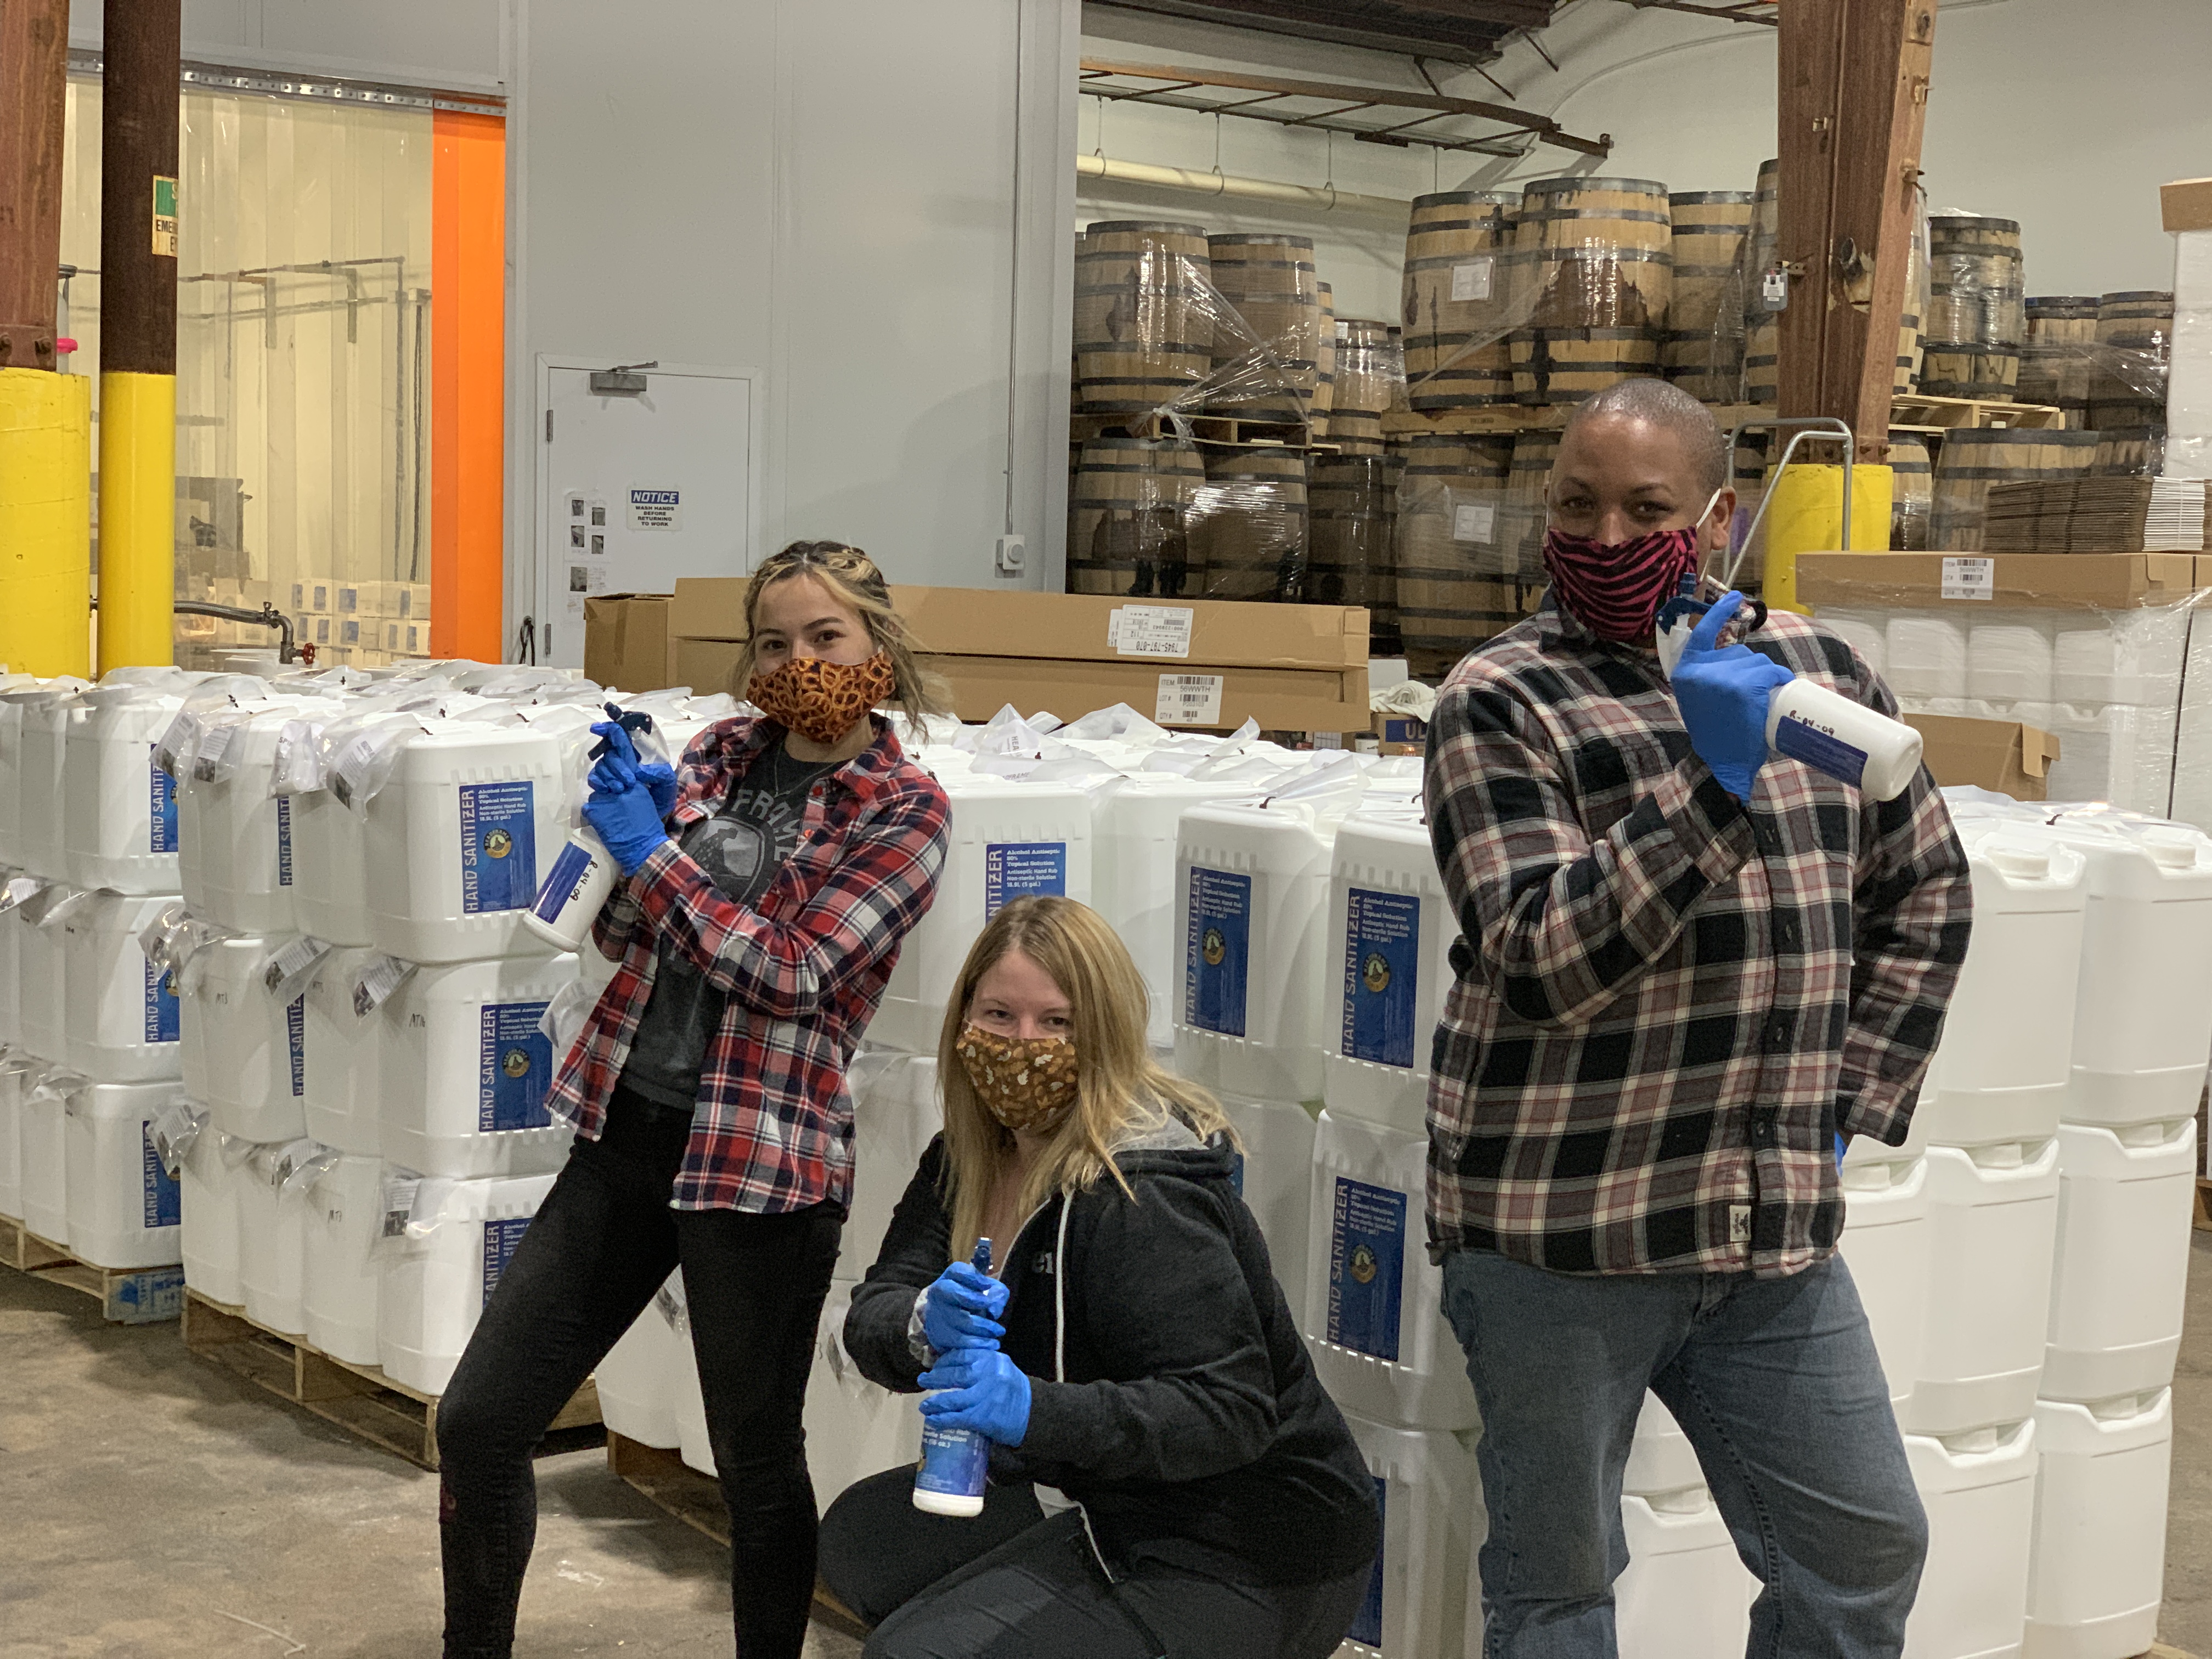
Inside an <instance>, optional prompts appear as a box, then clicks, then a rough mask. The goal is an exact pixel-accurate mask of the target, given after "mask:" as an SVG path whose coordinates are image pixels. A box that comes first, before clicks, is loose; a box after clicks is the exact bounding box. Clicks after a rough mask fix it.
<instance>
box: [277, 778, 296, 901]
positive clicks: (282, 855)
mask: <svg viewBox="0 0 2212 1659" xmlns="http://www.w3.org/2000/svg"><path fill="white" fill-rule="evenodd" d="M276 884H277V885H278V886H279V887H289V886H290V885H291V884H292V798H291V797H290V796H289V795H279V796H277V797H276Z"/></svg>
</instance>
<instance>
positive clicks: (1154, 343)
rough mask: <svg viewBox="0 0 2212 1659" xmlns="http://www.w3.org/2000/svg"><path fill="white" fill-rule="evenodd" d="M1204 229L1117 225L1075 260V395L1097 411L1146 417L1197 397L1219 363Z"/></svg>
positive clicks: (1091, 232) (1091, 236)
mask: <svg viewBox="0 0 2212 1659" xmlns="http://www.w3.org/2000/svg"><path fill="white" fill-rule="evenodd" d="M1209 267H1210V261H1209V259H1208V258H1207V255H1206V230H1205V228H1204V227H1203V226H1200V225H1183V224H1171V223H1158V222H1151V221H1146V220H1135V219H1118V220H1110V221H1106V222H1101V223H1097V224H1094V225H1092V226H1091V227H1090V228H1089V229H1088V230H1087V231H1086V232H1085V235H1084V240H1083V245H1082V249H1081V251H1080V252H1079V253H1078V254H1077V255H1076V260H1075V372H1076V379H1077V382H1078V385H1077V388H1076V394H1077V396H1078V397H1079V398H1080V399H1081V400H1082V406H1083V408H1084V409H1085V410H1088V411H1090V412H1091V413H1094V414H1144V413H1148V412H1149V411H1151V410H1155V409H1158V408H1160V407H1161V406H1162V405H1164V404H1171V403H1173V402H1175V401H1176V399H1177V398H1183V397H1186V396H1188V394H1189V393H1190V392H1191V391H1192V390H1193V389H1194V387H1195V386H1197V385H1198V383H1199V382H1200V381H1201V380H1204V379H1205V378H1206V374H1207V373H1208V372H1209V370H1210V369H1211V368H1212V361H1213V327H1212V313H1211V310H1210V308H1209V307H1208V304H1207V301H1206V281H1207V274H1208V270H1209Z"/></svg>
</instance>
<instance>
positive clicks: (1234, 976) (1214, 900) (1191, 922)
mask: <svg viewBox="0 0 2212 1659" xmlns="http://www.w3.org/2000/svg"><path fill="white" fill-rule="evenodd" d="M1251 945H1252V878H1251V877H1249V876H1237V875H1231V874H1230V873H1229V872H1227V871H1225V870H1206V869H1202V868H1199V867H1197V866H1193V868H1192V870H1191V872H1190V915H1189V916H1188V919H1187V930H1186V933H1185V936H1184V939H1183V974H1182V1018H1183V1024H1186V1025H1195V1026H1196V1027H1198V1029H1199V1030H1201V1031H1219V1032H1221V1033H1223V1034H1224V1035H1225V1036H1238V1037H1241V1036H1243V1035H1244V985H1245V965H1246V962H1247V959H1248V958H1249V955H1250V952H1251Z"/></svg>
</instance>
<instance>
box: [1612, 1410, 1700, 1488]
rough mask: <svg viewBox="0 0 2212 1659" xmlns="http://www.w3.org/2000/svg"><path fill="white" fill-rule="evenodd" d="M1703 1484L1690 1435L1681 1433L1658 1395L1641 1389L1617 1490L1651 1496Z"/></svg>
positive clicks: (1678, 1425)
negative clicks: (1640, 1404)
mask: <svg viewBox="0 0 2212 1659" xmlns="http://www.w3.org/2000/svg"><path fill="white" fill-rule="evenodd" d="M1692 1486H1695V1487H1698V1488H1700V1489H1702V1488H1703V1487H1704V1486H1705V1470H1704V1468H1701V1467H1700V1466H1699V1462H1698V1454H1697V1451H1696V1450H1695V1449H1694V1448H1692V1446H1691V1444H1690V1437H1689V1436H1688V1435H1686V1434H1684V1433H1683V1432H1682V1427H1681V1425H1680V1424H1679V1423H1677V1422H1675V1420H1674V1413H1672V1412H1670V1411H1668V1409H1667V1407H1666V1406H1665V1405H1664V1404H1662V1402H1661V1401H1660V1398H1659V1396H1658V1395H1656V1394H1653V1393H1652V1392H1651V1391H1650V1389H1645V1390H1644V1409H1643V1410H1642V1411H1640V1412H1639V1413H1637V1418H1636V1438H1635V1439H1633V1440H1632V1441H1631V1442H1630V1443H1629V1446H1628V1467H1627V1468H1626V1470H1625V1471H1624V1472H1623V1474H1622V1475H1621V1480H1620V1489H1621V1491H1623V1492H1633V1493H1635V1494H1637V1495H1638V1496H1639V1497H1644V1498H1653V1497H1660V1496H1663V1495H1665V1494H1667V1493H1670V1492H1682V1491H1684V1490H1686V1489H1687V1488H1689V1487H1692Z"/></svg>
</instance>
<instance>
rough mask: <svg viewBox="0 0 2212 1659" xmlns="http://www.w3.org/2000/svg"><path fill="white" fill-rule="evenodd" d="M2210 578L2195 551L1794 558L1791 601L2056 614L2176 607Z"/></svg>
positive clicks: (2211, 559)
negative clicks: (2012, 608) (2015, 608)
mask: <svg viewBox="0 0 2212 1659" xmlns="http://www.w3.org/2000/svg"><path fill="white" fill-rule="evenodd" d="M2200 564H2202V565H2203V567H2204V569H2203V574H2204V575H2206V576H2212V556H2200V555H2198V554H2195V553H1964V554H1956V553H1800V554H1799V555H1798V556H1797V597H1798V599H1800V600H1802V602H1803V603H1805V604H1806V605H1810V606H1812V607H1813V609H1814V611H1815V613H1816V614H1817V612H1818V611H1819V610H1820V606H1822V605H1847V606H1853V605H1856V606H1872V607H1874V608H1875V609H1877V610H1891V609H1896V608H1899V607H1909V608H1911V609H1914V610H1925V609H1934V608H1937V607H1941V606H1946V605H1982V604H1994V605H2003V606H2016V605H2027V606H2033V607H2036V608H2039V609H2045V610H2058V611H2127V610H2132V609H2134V608H2135V607H2136V606H2138V605H2178V604H2180V603H2181V602H2182V601H2184V600H2185V599H2188V597H2189V596H2190V594H2191V593H2192V592H2195V591H2196V589H2197V586H2198V584H2199V574H2198V573H2199V566H2200Z"/></svg>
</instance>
